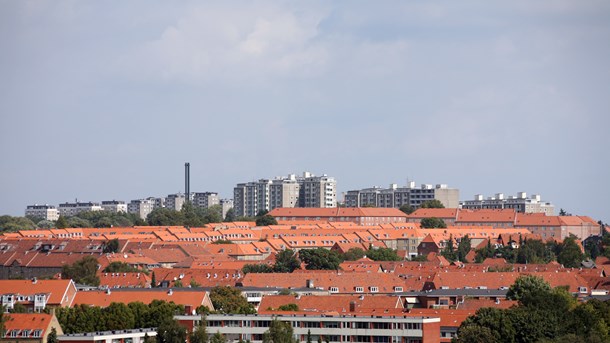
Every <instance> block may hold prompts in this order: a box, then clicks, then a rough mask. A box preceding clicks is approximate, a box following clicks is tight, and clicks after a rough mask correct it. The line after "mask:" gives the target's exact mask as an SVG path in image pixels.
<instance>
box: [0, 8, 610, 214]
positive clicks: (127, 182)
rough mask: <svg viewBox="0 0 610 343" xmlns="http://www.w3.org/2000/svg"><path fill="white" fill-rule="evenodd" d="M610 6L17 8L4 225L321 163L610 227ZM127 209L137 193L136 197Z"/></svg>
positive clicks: (342, 176) (1, 123) (7, 111)
mask: <svg viewBox="0 0 610 343" xmlns="http://www.w3.org/2000/svg"><path fill="white" fill-rule="evenodd" d="M609 16H610V4H609V3H607V2H604V1H596V0H588V1H581V2H577V3H575V2H570V1H540V2H536V3H531V2H527V1H515V2H510V3H489V2H485V1H473V2H469V3H460V4H458V3H446V2H436V1H432V2H426V3H418V2H398V1H396V2H388V3H382V4H379V3H375V4H373V3H365V2H363V3H349V4H344V3H339V2H308V3H307V4H300V3H285V2H274V1H261V2H255V3H251V2H231V3H209V2H187V3H180V4H168V3H163V2H156V1H152V2H148V1H147V2H143V1H135V2H129V3H124V2H115V3H112V5H110V4H108V3H98V2H90V3H83V2H69V1H48V2H46V1H18V2H10V1H5V2H1V3H0V45H1V46H2V47H3V51H4V53H3V54H1V55H0V74H1V75H3V77H2V79H1V80H0V155H1V156H2V158H3V164H2V168H0V215H2V214H9V215H23V209H24V208H25V207H26V206H27V205H31V204H35V203H49V204H58V203H62V202H66V201H72V200H74V198H78V199H80V200H83V201H92V200H97V201H102V200H111V199H117V200H124V201H128V200H130V199H137V198H141V197H145V196H149V195H166V194H171V193H176V192H178V191H183V190H184V185H183V163H184V161H189V162H190V163H191V168H192V169H191V189H192V190H196V191H215V192H218V193H219V194H220V195H221V196H222V197H224V198H230V197H232V196H231V194H232V189H233V187H234V186H235V184H236V183H237V182H243V181H247V180H257V179H258V178H261V177H268V176H270V175H286V174H288V173H290V172H298V171H302V170H311V171H312V172H314V173H316V172H317V173H318V174H319V173H320V172H323V173H325V174H328V175H331V176H333V177H334V178H336V180H337V195H338V198H342V196H341V194H342V193H343V192H346V191H348V190H352V189H360V188H365V187H371V186H381V187H387V186H388V184H390V183H397V184H399V185H404V184H406V182H407V180H413V181H416V182H417V184H418V185H419V184H421V183H437V182H438V183H444V184H448V185H450V186H451V187H455V188H458V189H459V190H460V198H461V199H460V200H466V199H472V198H473V196H474V195H475V194H485V195H486V196H488V195H493V194H495V193H498V192H502V193H504V194H510V195H512V194H516V193H517V192H520V191H525V192H527V193H528V195H529V194H541V195H542V196H543V197H544V199H545V200H547V201H550V202H552V203H553V204H554V205H555V208H556V210H557V211H559V209H560V208H563V209H565V210H566V211H568V212H570V213H574V214H582V215H588V216H591V217H593V218H595V219H596V220H603V221H609V220H610V214H609V213H608V211H609V208H608V205H607V201H606V197H607V194H610V182H608V181H607V174H608V172H607V170H608V169H610V154H608V152H607V151H605V150H606V149H605V146H607V143H606V142H605V141H606V139H605V138H606V137H605V136H606V132H607V127H609V126H610V116H608V115H607V113H606V112H607V109H608V107H609V105H610V103H609V101H610V98H609V97H608V96H607V95H608V94H609V92H610V74H609V70H610V46H609V45H608V44H607V43H606V42H608V41H610V21H608V20H607V18H608V17H609ZM119 198H120V199H119Z"/></svg>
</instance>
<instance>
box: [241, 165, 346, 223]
mask: <svg viewBox="0 0 610 343" xmlns="http://www.w3.org/2000/svg"><path fill="white" fill-rule="evenodd" d="M233 202H234V203H233V206H234V207H233V208H234V211H235V215H236V216H238V217H241V216H248V217H253V216H256V214H257V213H258V212H259V211H261V210H267V211H270V210H273V209H275V208H279V207H287V208H292V207H318V208H333V207H336V206H337V182H336V181H335V179H334V178H333V177H330V176H327V175H322V176H314V175H313V174H311V173H309V172H305V173H303V176H296V175H295V174H290V175H288V176H287V177H276V178H275V179H272V180H271V179H260V180H258V181H253V182H246V183H238V184H237V186H235V188H234V189H233Z"/></svg>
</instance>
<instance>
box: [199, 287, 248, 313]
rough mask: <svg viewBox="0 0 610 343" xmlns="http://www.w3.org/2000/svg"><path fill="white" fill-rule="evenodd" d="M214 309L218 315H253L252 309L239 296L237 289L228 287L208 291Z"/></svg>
mask: <svg viewBox="0 0 610 343" xmlns="http://www.w3.org/2000/svg"><path fill="white" fill-rule="evenodd" d="M210 299H211V300H212V304H213V305H214V309H215V310H216V311H217V312H219V313H228V314H253V313H256V310H255V309H254V307H253V306H252V305H251V304H250V303H248V301H247V300H246V298H244V297H243V296H242V295H241V292H240V291H239V289H237V288H234V287H229V286H216V287H214V288H212V290H211V291H210Z"/></svg>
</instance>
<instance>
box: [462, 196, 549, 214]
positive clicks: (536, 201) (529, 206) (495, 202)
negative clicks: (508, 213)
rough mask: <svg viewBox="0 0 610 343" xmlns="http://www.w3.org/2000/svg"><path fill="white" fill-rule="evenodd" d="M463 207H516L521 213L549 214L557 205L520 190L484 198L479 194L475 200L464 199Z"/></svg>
mask: <svg viewBox="0 0 610 343" xmlns="http://www.w3.org/2000/svg"><path fill="white" fill-rule="evenodd" d="M460 205H461V207H462V208H464V209H471V210H475V209H505V208H508V209H514V210H515V211H517V212H520V213H545V214H546V215H547V216H552V215H554V214H555V206H554V205H552V204H551V203H550V202H545V201H542V200H540V195H538V194H534V195H532V196H531V197H529V198H528V197H527V193H525V192H518V193H517V196H508V197H505V196H504V193H496V195H495V196H493V197H488V198H487V199H484V198H483V195H481V194H477V195H475V196H474V199H473V200H466V201H463V202H462V203H461V204H460Z"/></svg>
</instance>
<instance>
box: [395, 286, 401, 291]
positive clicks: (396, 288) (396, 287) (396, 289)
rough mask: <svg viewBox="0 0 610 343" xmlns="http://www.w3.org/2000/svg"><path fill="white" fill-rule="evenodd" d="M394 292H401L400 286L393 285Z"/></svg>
mask: <svg viewBox="0 0 610 343" xmlns="http://www.w3.org/2000/svg"><path fill="white" fill-rule="evenodd" d="M394 292H402V287H398V286H395V287H394Z"/></svg>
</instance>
